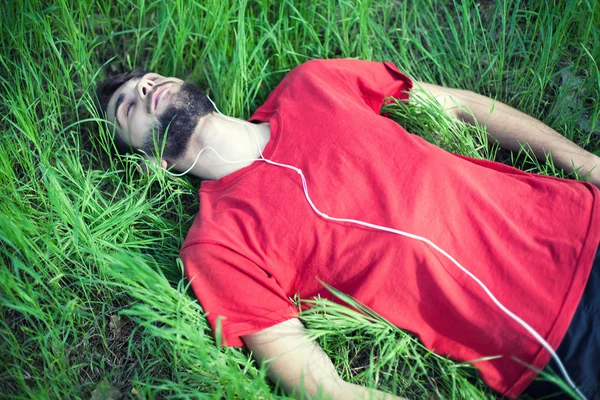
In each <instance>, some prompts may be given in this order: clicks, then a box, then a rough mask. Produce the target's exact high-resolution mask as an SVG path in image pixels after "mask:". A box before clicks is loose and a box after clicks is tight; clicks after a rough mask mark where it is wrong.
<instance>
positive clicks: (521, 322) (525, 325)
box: [165, 96, 586, 400]
mask: <svg viewBox="0 0 600 400" xmlns="http://www.w3.org/2000/svg"><path fill="white" fill-rule="evenodd" d="M207 97H208V96H207ZM208 99H209V101H210V102H211V103H212V105H213V106H214V109H215V110H216V111H217V112H218V113H219V114H220V115H221V116H222V117H224V118H225V119H228V120H230V121H232V122H235V123H238V124H242V125H246V124H244V123H242V122H240V121H238V120H236V119H234V118H230V117H228V116H226V115H223V114H222V113H221V111H219V109H218V108H217V106H216V104H215V103H214V102H213V101H212V99H210V97H208ZM246 126H247V125H246ZM251 128H252V133H253V136H254V139H255V141H256V144H257V146H258V150H259V154H260V157H259V158H256V159H246V160H239V161H230V160H226V159H225V158H223V157H221V156H220V155H219V154H218V153H217V151H216V150H215V149H214V148H212V147H210V146H205V147H203V148H202V149H201V150H200V151H199V152H198V154H197V155H196V158H195V160H194V162H193V164H192V165H191V166H190V167H189V168H188V169H187V170H185V171H184V172H182V173H179V174H176V173H173V172H171V171H168V170H165V171H166V172H167V173H168V174H170V175H172V176H176V177H179V176H183V175H185V174H187V173H188V172H190V171H191V170H192V168H194V166H195V165H196V163H197V162H198V159H199V158H200V155H201V154H202V153H203V152H204V151H205V150H211V151H212V152H214V154H215V155H216V156H217V157H218V158H219V159H221V160H222V161H223V162H226V163H229V164H238V163H248V162H255V161H262V162H266V163H268V164H271V165H274V166H277V167H281V168H287V169H291V170H292V171H294V172H296V173H297V174H298V175H300V178H301V180H302V189H303V191H304V196H305V198H306V200H307V201H308V204H309V205H310V207H311V208H312V210H313V211H314V212H315V213H316V214H317V215H319V216H320V217H322V218H324V219H326V220H329V221H335V222H344V223H350V224H354V225H360V226H364V227H367V228H371V229H375V230H379V231H383V232H388V233H393V234H396V235H400V236H404V237H408V238H411V239H414V240H418V241H421V242H424V243H426V244H427V245H429V246H430V247H432V248H433V249H435V250H436V251H437V252H438V253H440V254H442V255H443V256H444V257H446V258H447V259H448V260H450V261H451V262H452V263H453V264H454V265H456V267H458V268H459V269H460V270H461V271H462V272H464V273H465V274H466V275H467V276H468V277H469V278H471V279H472V280H473V281H475V283H477V284H478V285H479V286H480V287H481V288H482V289H483V291H484V292H485V293H486V295H487V296H488V297H489V298H490V299H491V300H492V302H493V303H494V304H495V305H496V306H497V307H498V308H499V309H500V310H501V311H502V312H504V313H505V314H506V315H508V316H509V317H510V318H511V319H513V320H514V321H515V322H517V323H518V324H519V325H520V326H521V327H523V328H524V329H525V330H526V331H527V332H528V333H529V334H530V335H531V336H533V337H534V338H535V339H536V340H537V341H538V343H540V344H541V345H542V347H544V348H545V349H546V350H547V351H548V352H549V353H550V355H551V356H552V358H553V359H554V361H556V363H557V365H558V367H559V369H560V371H561V374H562V376H563V377H564V379H565V381H567V383H568V384H569V385H570V386H571V388H572V389H573V390H574V391H575V392H576V393H577V394H578V395H579V396H580V397H581V398H582V399H584V400H585V399H586V397H585V396H584V395H583V393H581V391H580V390H579V389H578V388H577V386H576V385H575V383H574V382H573V381H572V380H571V378H570V376H569V374H568V373H567V371H566V369H565V367H564V365H563V364H562V362H561V360H560V358H559V357H558V355H557V354H556V352H555V351H554V350H553V349H552V347H551V346H550V344H549V343H548V342H547V341H546V340H545V339H544V338H543V337H542V336H541V335H540V334H539V333H538V332H537V331H536V330H535V329H533V328H532V327H531V326H530V325H529V324H528V323H527V322H525V321H524V320H523V319H521V318H520V317H519V316H517V315H516V314H515V313H513V312H512V311H510V310H509V309H508V308H507V307H506V306H504V304H502V303H501V302H500V301H499V300H498V299H497V298H496V296H494V294H493V293H492V292H491V290H490V289H489V288H488V287H487V286H486V285H485V284H484V283H483V282H482V281H481V280H480V279H479V278H477V276H475V275H474V274H473V273H471V272H470V271H469V270H467V269H466V268H465V267H463V266H462V265H461V264H460V263H459V262H458V261H456V259H454V257H452V256H451V255H450V254H448V253H447V252H446V251H445V250H443V249H442V248H440V247H439V246H437V245H436V244H435V243H433V242H432V241H431V240H429V239H427V238H425V237H422V236H418V235H415V234H412V233H409V232H404V231H401V230H398V229H394V228H390V227H386V226H381V225H376V224H371V223H369V222H365V221H360V220H355V219H349V218H337V217H331V216H329V215H327V214H325V213H323V212H321V211H320V210H319V209H318V208H317V207H316V206H315V204H314V203H313V201H312V200H311V198H310V196H309V193H308V184H307V181H306V178H305V176H304V174H303V172H302V170H301V169H300V168H297V167H295V166H292V165H287V164H282V163H278V162H275V161H272V160H269V159H267V158H265V157H264V156H263V154H262V149H261V147H260V144H259V141H258V137H257V134H256V131H255V128H254V127H251Z"/></svg>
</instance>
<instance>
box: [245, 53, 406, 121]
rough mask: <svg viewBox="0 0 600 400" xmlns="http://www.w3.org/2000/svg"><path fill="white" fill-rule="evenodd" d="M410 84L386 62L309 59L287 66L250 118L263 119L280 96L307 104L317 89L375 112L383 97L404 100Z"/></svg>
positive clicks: (341, 100) (380, 105)
mask: <svg viewBox="0 0 600 400" xmlns="http://www.w3.org/2000/svg"><path fill="white" fill-rule="evenodd" d="M412 87H413V82H412V80H411V79H410V78H409V77H408V76H406V75H405V74H403V73H402V72H400V71H399V70H398V68H397V67H396V66H395V65H394V64H393V63H390V62H376V61H364V60H352V59H331V60H310V61H307V62H305V63H303V64H301V65H299V66H297V67H296V68H294V69H293V70H291V71H290V72H289V73H288V74H287V75H286V76H285V78H284V79H283V80H282V81H281V82H280V84H279V85H278V86H277V87H276V88H275V89H274V90H273V92H271V94H270V95H269V97H268V98H267V101H266V102H265V104H263V105H262V106H261V107H259V109H258V110H256V112H255V113H254V114H253V116H252V117H251V118H250V120H264V119H265V117H266V116H268V115H270V114H272V112H273V111H274V110H277V109H278V108H279V106H280V104H281V99H282V98H292V99H298V100H300V101H301V102H303V103H304V104H307V103H309V102H311V101H314V96H315V93H318V92H326V93H328V94H330V95H332V96H334V97H336V98H337V99H338V100H339V103H340V104H342V105H344V104H348V102H353V103H356V104H361V105H366V106H367V107H368V108H370V109H371V110H372V111H374V112H376V113H378V114H379V113H380V111H381V107H382V106H383V105H384V101H385V99H386V98H389V97H392V98H395V99H398V100H407V99H408V97H409V95H408V92H409V91H410V90H411V89H412Z"/></svg>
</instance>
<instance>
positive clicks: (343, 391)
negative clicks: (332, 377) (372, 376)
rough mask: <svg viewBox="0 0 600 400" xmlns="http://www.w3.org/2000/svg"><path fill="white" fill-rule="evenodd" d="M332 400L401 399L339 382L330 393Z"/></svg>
mask: <svg viewBox="0 0 600 400" xmlns="http://www.w3.org/2000/svg"><path fill="white" fill-rule="evenodd" d="M330 394H331V395H332V399H333V400H346V399H348V400H353V399H356V400H402V399H404V398H403V397H398V396H395V395H393V394H389V393H384V392H380V391H379V390H375V389H369V388H366V387H364V386H359V385H355V384H353V383H348V382H344V381H341V383H340V384H338V385H337V386H335V390H332V391H331V392H330Z"/></svg>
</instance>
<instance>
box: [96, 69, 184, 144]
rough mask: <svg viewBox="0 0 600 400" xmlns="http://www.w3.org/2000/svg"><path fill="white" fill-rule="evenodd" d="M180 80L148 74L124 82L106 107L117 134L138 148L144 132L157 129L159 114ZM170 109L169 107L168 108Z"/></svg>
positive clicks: (173, 94)
mask: <svg viewBox="0 0 600 400" xmlns="http://www.w3.org/2000/svg"><path fill="white" fill-rule="evenodd" d="M183 84H184V82H183V81H182V80H181V79H177V78H165V77H163V76H161V75H158V74H156V73H148V74H146V75H144V76H142V77H141V78H135V79H131V80H129V81H127V82H125V83H124V84H123V85H122V86H121V87H120V88H119V89H117V90H116V91H115V93H114V94H113V95H112V97H111V98H110V101H109V102H108V107H107V110H106V116H107V118H108V120H109V121H111V122H113V123H114V124H115V125H116V129H117V134H118V135H119V136H121V138H123V140H124V141H125V142H126V143H128V144H130V145H131V146H132V147H135V148H142V147H143V146H144V144H145V143H146V139H147V137H148V135H149V134H150V133H151V132H152V130H153V129H155V128H158V126H159V122H160V117H161V116H162V115H163V114H164V113H165V111H167V110H168V109H169V106H170V105H172V104H171V103H172V100H174V99H175V98H176V97H177V93H179V91H180V90H181V88H182V86H183ZM171 108H173V107H171Z"/></svg>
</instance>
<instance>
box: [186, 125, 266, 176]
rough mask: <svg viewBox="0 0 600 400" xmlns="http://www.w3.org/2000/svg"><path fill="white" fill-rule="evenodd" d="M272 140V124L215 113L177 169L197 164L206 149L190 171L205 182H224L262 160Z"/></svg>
mask: <svg viewBox="0 0 600 400" xmlns="http://www.w3.org/2000/svg"><path fill="white" fill-rule="evenodd" d="M270 137H271V132H270V127H269V123H262V124H252V123H250V122H247V121H244V120H241V119H237V118H232V117H224V116H222V115H219V114H216V113H212V114H209V115H208V116H206V117H204V118H202V119H201V120H200V122H199V123H198V126H197V127H196V131H195V133H194V135H193V136H192V137H191V138H190V143H189V146H188V150H187V151H186V153H185V155H184V156H183V157H182V158H181V159H179V160H178V161H177V163H176V164H175V168H176V169H177V170H180V171H183V170H186V169H188V168H189V167H190V166H191V165H192V164H194V162H195V160H196V157H197V155H198V153H199V152H200V151H201V150H202V149H203V148H205V147H211V148H213V149H214V150H215V151H216V153H217V154H218V155H219V156H220V157H222V158H223V159H225V160H227V161H232V162H234V163H228V162H226V161H224V160H222V159H221V158H219V157H218V156H217V154H215V151H213V150H210V149H206V150H204V151H203V153H202V154H201V155H200V157H199V158H198V161H197V162H196V164H195V165H194V167H193V168H192V169H191V171H190V172H189V173H190V174H192V175H195V176H198V177H200V178H204V179H213V180H215V179H220V178H222V177H224V176H226V175H229V174H231V173H233V172H235V171H237V170H240V169H242V168H244V167H247V166H248V165H250V164H252V162H253V160H255V159H257V158H259V157H260V154H261V153H262V151H263V150H264V148H265V146H266V145H267V143H268V142H269V139H270Z"/></svg>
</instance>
